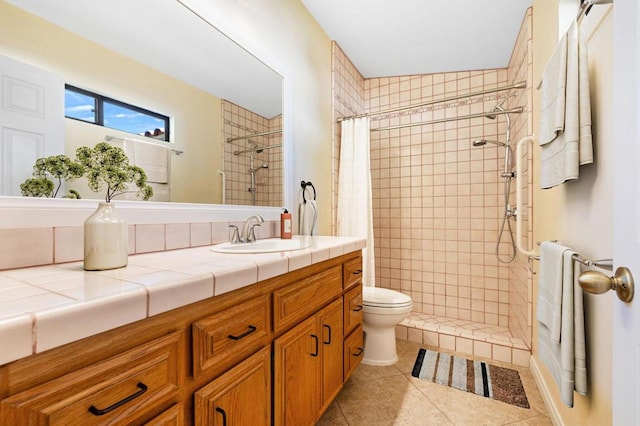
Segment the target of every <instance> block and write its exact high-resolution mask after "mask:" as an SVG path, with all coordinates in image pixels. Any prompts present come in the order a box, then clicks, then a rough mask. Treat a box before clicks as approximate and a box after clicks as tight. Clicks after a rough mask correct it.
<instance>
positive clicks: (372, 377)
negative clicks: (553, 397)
mask: <svg viewBox="0 0 640 426" xmlns="http://www.w3.org/2000/svg"><path fill="white" fill-rule="evenodd" d="M396 344H397V351H398V357H399V361H398V363H397V364H396V365H394V366H388V367H375V366H368V365H360V366H359V367H358V368H357V369H356V371H355V372H354V373H353V376H352V377H351V379H350V380H349V381H348V382H347V383H345V385H344V388H343V389H342V391H341V392H340V394H339V395H338V396H337V398H336V400H335V401H334V402H333V403H332V404H331V406H330V407H329V408H328V409H327V411H326V412H325V414H324V415H323V416H322V418H321V419H320V421H319V422H318V425H349V426H358V425H367V426H370V425H371V426H383V425H393V426H396V425H411V426H414V425H415V426H421V425H425V426H427V425H460V426H466V425H474V426H477V425H522V426H527V425H536V426H537V425H542V426H545V425H551V424H552V423H551V420H550V419H549V417H548V415H547V412H546V409H545V407H544V402H543V400H542V397H541V396H540V392H539V391H538V389H537V387H536V384H535V381H534V379H533V376H532V375H531V372H530V371H529V369H528V368H525V367H514V366H512V365H505V364H503V363H499V362H495V363H494V364H496V365H502V366H505V367H508V368H514V369H516V370H518V371H519V372H520V377H521V379H522V384H523V386H524V388H525V391H526V393H527V399H528V400H529V404H530V406H531V408H530V409H524V408H520V407H516V406H513V405H510V404H506V403H504V402H500V401H494V400H492V399H489V398H484V397H481V396H478V395H474V394H472V393H468V392H463V391H460V390H457V389H452V388H449V387H447V386H442V385H437V384H435V383H431V382H429V381H426V380H420V379H416V378H414V377H411V370H412V369H413V364H414V362H415V358H416V355H417V353H418V349H419V348H420V347H423V346H424V345H420V344H418V343H414V342H409V341H406V340H397V342H396Z"/></svg>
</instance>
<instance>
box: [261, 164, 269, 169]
mask: <svg viewBox="0 0 640 426" xmlns="http://www.w3.org/2000/svg"><path fill="white" fill-rule="evenodd" d="M260 168H261V169H268V168H269V165H268V164H267V163H264V164H263V165H262V166H260Z"/></svg>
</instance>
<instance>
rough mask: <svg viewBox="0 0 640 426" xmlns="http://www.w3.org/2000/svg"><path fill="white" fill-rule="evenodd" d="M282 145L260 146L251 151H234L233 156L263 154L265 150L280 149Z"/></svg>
mask: <svg viewBox="0 0 640 426" xmlns="http://www.w3.org/2000/svg"><path fill="white" fill-rule="evenodd" d="M281 146H282V144H277V145H267V146H259V147H256V148H251V149H243V150H242V151H233V155H240V154H246V153H247V152H262V150H264V149H272V148H280V147H281Z"/></svg>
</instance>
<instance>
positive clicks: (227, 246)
mask: <svg viewBox="0 0 640 426" xmlns="http://www.w3.org/2000/svg"><path fill="white" fill-rule="evenodd" d="M312 243H313V238H312V237H300V236H295V237H293V238H292V239H290V240H282V239H280V238H269V239H266V240H258V241H254V242H252V243H238V244H232V243H222V244H216V245H215V246H213V247H211V251H214V252H216V253H237V254H240V253H275V252H282V251H293V250H302V249H306V248H309V247H311V244H312Z"/></svg>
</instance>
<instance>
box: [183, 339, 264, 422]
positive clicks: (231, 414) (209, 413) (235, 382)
mask: <svg viewBox="0 0 640 426" xmlns="http://www.w3.org/2000/svg"><path fill="white" fill-rule="evenodd" d="M270 354H271V352H270V351H269V348H268V347H267V348H264V349H262V350H261V351H260V352H258V353H256V354H255V355H252V356H251V357H249V358H247V359H246V360H244V361H243V362H241V363H240V364H238V365H237V366H235V367H234V368H232V369H231V370H229V371H227V372H226V373H224V374H223V375H222V376H220V377H218V378H217V379H215V380H214V381H212V382H211V383H209V384H208V385H206V386H205V387H204V388H202V389H200V390H199V391H197V392H196V393H195V420H196V425H202V426H211V425H221V426H227V425H229V426H231V425H251V426H260V425H268V424H269V423H270V422H271V356H270Z"/></svg>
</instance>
